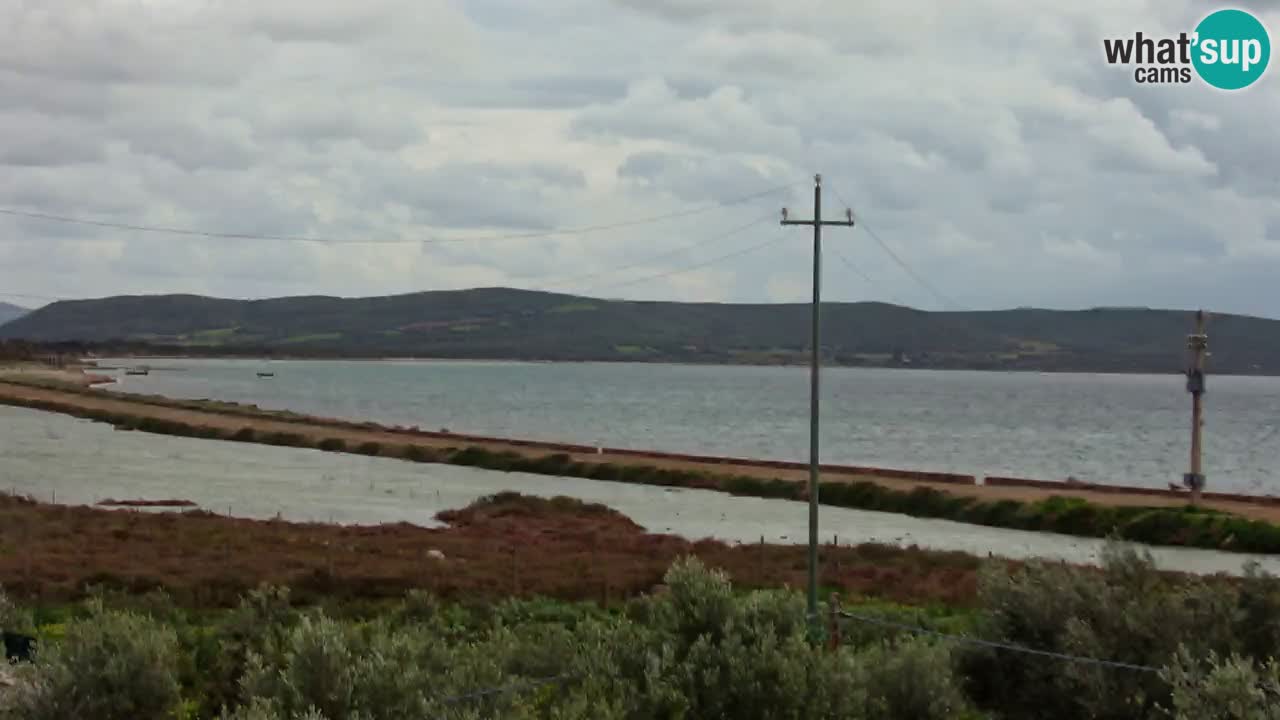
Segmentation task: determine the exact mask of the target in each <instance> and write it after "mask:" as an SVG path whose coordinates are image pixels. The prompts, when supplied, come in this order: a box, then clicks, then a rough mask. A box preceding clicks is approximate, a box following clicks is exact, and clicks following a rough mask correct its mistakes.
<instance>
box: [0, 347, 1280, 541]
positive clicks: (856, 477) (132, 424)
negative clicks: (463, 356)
mask: <svg viewBox="0 0 1280 720" xmlns="http://www.w3.org/2000/svg"><path fill="white" fill-rule="evenodd" d="M62 372H63V373H64V374H73V375H78V376H79V377H78V378H76V379H75V382H74V384H72V383H68V382H66V381H65V380H64V381H61V382H60V381H58V380H55V379H51V377H50V374H49V373H44V374H43V375H36V376H35V377H32V376H31V375H27V376H26V380H25V381H24V380H23V379H21V378H19V377H15V376H14V375H10V376H8V377H5V376H4V375H3V374H0V403H3V404H9V405H17V406H22V407H28V408H33V409H37V410H45V411H50V412H59V413H63V414H68V415H73V416H77V417H82V418H88V419H92V420H97V421H100V422H106V423H109V424H111V425H114V426H116V427H117V429H122V430H140V431H144V432H153V433H157V434H167V435H179V436H186V437H194V438H203V439H217V440H231V441H239V442H254V443H260V444H268V445H280V446H290V447H303V448H311V449H315V450H320V451H328V452H348V453H357V454H365V455H378V456H383V457H392V458H399V459H402V460H408V461H413V462H427V463H445V464H453V465H467V466H472V467H478V468H483V469H489V470H499V471H518V472H532V473H537V474H544V475H560V476H565V477H580V478H586V479H593V480H604V481H615V482H628V483H638V484H647V485H666V486H681V487H690V488H698V489H709V490H717V491H721V492H726V493H730V494H737V495H749V496H755V497H762V498H781V499H790V500H807V498H808V492H807V484H806V480H807V474H808V472H807V469H808V466H807V465H806V464H803V463H791V462H782V461H764V460H751V459H745V458H727V457H711V456H696V455H680V454H673V453H656V452H649V451H640V450H629V449H622V448H593V447H586V446H580V445H567V444H558V443H543V442H536V441H525V440H515V439H503V438H489V437H480V436H470V435H462V434H455V433H448V432H430V431H423V430H420V429H417V428H404V427H386V426H382V425H378V424H376V423H355V422H350V421H344V420H337V419H331V418H318V417H313V416H306V415H301V414H297V413H292V412H288V411H268V410H261V409H258V408H257V407H256V406H244V405H236V404H233V403H222V402H214V401H183V400H174V399H172V398H164V397H161V396H131V395H128V394H123V393H113V392H107V391H103V390H98V389H95V388H93V387H89V386H88V385H89V384H90V383H92V382H95V381H96V380H97V379H99V378H96V377H95V376H93V375H91V374H88V373H83V372H77V371H71V370H67V371H62ZM823 475H824V477H823V478H822V485H821V493H822V495H821V501H822V503H823V504H825V505H834V506H842V507H851V508H857V509H864V510H879V511H884V512H891V513H899V514H904V515H910V516H914V517H931V518H938V519H948V520H955V521H959V522H968V523H970V524H977V525H986V526H990V527H1003V528H1009V529H1021V530H1041V531H1050V532H1059V533H1065V534H1071V535H1077V536H1084V537H1103V536H1106V535H1110V534H1113V532H1118V534H1119V535H1120V536H1121V537H1122V538H1123V539H1129V540H1135V541H1138V542H1145V543H1147V544H1152V545H1171V546H1189V547H1201V548H1208V549H1217V550H1235V551H1240V552H1255V553H1274V552H1280V499H1276V498H1267V497H1254V496H1233V495H1223V494H1216V495H1215V494H1210V493H1206V495H1205V499H1204V502H1203V503H1202V506H1201V507H1200V508H1197V509H1192V508H1189V507H1188V505H1187V502H1186V495H1185V494H1182V493H1173V492H1170V491H1167V490H1163V491H1161V490H1154V489H1145V488H1117V487H1103V486H1096V485H1086V484H1083V483H1076V484H1069V483H1065V482H1064V483H1054V482H1045V481H1034V480H1022V479H1018V478H990V479H988V482H987V483H986V484H979V483H978V479H977V478H976V477H974V476H971V475H957V474H947V473H922V472H913V471H906V470H892V469H884V468H865V467H855V466H840V465H824V466H823Z"/></svg>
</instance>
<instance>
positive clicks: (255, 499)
mask: <svg viewBox="0 0 1280 720" xmlns="http://www.w3.org/2000/svg"><path fill="white" fill-rule="evenodd" d="M0 490H4V491H13V492H17V493H19V494H29V495H32V496H34V497H36V498H37V499H41V500H46V501H47V500H55V501H56V502H59V503H70V504H92V503H96V502H97V501H99V500H102V499H105V498H108V497H113V498H116V499H173V498H177V499H187V500H191V501H193V502H195V503H198V504H199V505H200V506H201V507H202V508H203V509H206V510H210V511H213V512H218V513H230V514H232V515H236V516H240V517H251V518H269V517H274V516H276V515H279V516H280V517H282V518H284V519H286V520H297V521H319V522H338V523H358V524H374V523H384V522H401V521H404V522H410V523H414V524H418V525H422V526H436V525H439V523H438V522H437V521H436V520H435V515H436V513H438V512H439V511H441V510H445V509H451V508H459V507H462V506H465V505H467V504H468V503H470V502H472V501H473V500H475V499H477V498H479V497H482V496H485V495H489V494H492V493H496V492H500V491H504V490H515V491H519V492H522V493H526V494H530V495H537V496H543V497H551V496H556V495H565V496H569V497H574V498H579V499H581V500H585V501H589V502H597V503H602V504H605V505H608V506H609V507H612V508H614V509H616V510H618V511H619V512H622V513H624V514H625V515H627V516H628V517H630V518H631V519H632V520H634V521H635V522H637V523H639V524H640V525H642V526H643V527H644V528H645V529H646V530H648V531H650V532H656V533H673V534H677V535H680V536H683V537H685V538H688V539H694V540H696V539H702V538H714V539H718V540H723V541H727V542H742V543H750V542H759V541H760V539H761V538H763V539H764V540H765V541H766V542H771V543H774V542H780V543H787V542H791V543H803V542H805V541H806V538H807V518H808V506H807V505H806V504H804V503H802V502H794V501H785V500H763V499H757V498H744V497H733V496H730V495H726V494H723V493H717V492H711V491H704V490H684V489H668V488H659V487H648V486H640V485H626V484H621V483H608V482H600V481H595V480H583V479H578V478H559V477H547V476H541V475H528V474H523V473H499V472H493V471H487V470H477V469H474V468H466V467H454V466H449V465H427V464H416V463H408V462H404V461H400V460H394V459H388V458H371V457H364V456H357V455H344V454H337V453H325V452H320V451H317V450H302V449H296V448H280V447H271V446H265V445H252V444H243V443H230V442H221V441H211V440H195V439H188V438H178V437H169V436H163V435H151V434H146V433H138V432H120V431H116V430H114V429H113V428H111V427H110V426H108V425H104V424H100V423H94V422H91V421H87V420H79V419H76V418H71V417H67V416H63V415H57V414H53V413H45V412H39V411H34V410H26V409H21V408H12V407H5V406H0ZM821 537H822V540H823V541H824V542H831V541H833V540H838V541H839V542H840V543H841V544H851V543H865V542H879V543H886V544H892V545H900V546H908V545H916V546H919V547H922V548H931V549H938V550H958V551H963V552H967V553H972V554H975V555H980V556H985V555H988V554H992V555H995V556H1003V557H1009V558H1019V559H1021V558H1031V557H1040V558H1046V559H1053V560H1065V561H1068V562H1077V563H1094V562H1096V561H1097V559H1098V557H1099V553H1100V551H1101V549H1102V547H1103V543H1102V542H1101V541H1098V540H1093V539H1088V538H1077V537H1070V536H1064V535H1055V534H1049V533H1035V532H1024V531H1017V530H1001V529H996V528H986V527H981V526H976V525H967V524H963V523H954V522H948V521H943V520H925V519H918V518H911V517H907V516H905V515H894V514H888V513H879V512H868V511H861V510H850V509H845V508H836V507H823V508H822V514H821ZM1151 552H1152V555H1153V556H1154V558H1155V560H1156V562H1157V563H1158V564H1159V565H1160V566H1161V567H1163V568H1167V569H1170V570H1181V571H1187V572H1195V573H1219V572H1223V573H1230V574H1239V573H1240V572H1241V571H1242V568H1243V565H1244V563H1246V562H1247V561H1249V560H1257V561H1258V562H1259V563H1260V564H1261V565H1262V566H1263V568H1265V569H1267V570H1268V571H1270V572H1273V573H1278V574H1280V556H1257V555H1245V554H1239V553H1223V552H1216V551H1209V550H1191V549H1180V548H1152V549H1151Z"/></svg>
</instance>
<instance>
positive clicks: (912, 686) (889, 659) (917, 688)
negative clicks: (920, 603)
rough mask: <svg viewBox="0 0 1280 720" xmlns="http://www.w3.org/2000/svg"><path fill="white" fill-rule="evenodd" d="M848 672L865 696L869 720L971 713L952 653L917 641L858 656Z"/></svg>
mask: <svg viewBox="0 0 1280 720" xmlns="http://www.w3.org/2000/svg"><path fill="white" fill-rule="evenodd" d="M852 660H853V662H851V663H850V664H851V665H852V666H853V667H852V668H851V669H852V670H853V672H855V673H856V674H857V679H858V684H859V685H860V686H861V688H863V692H864V693H865V696H866V700H865V703H866V707H865V711H864V716H865V717H868V718H874V717H884V718H922V719H923V718H939V719H941V718H956V717H965V716H968V715H971V714H972V712H973V710H972V708H971V706H970V703H969V700H968V698H966V697H965V694H964V691H963V690H962V685H961V683H960V681H959V680H958V679H957V677H956V673H955V667H954V664H953V663H952V660H951V653H950V652H949V651H948V650H947V649H946V648H945V647H942V646H940V645H936V644H933V643H931V642H929V641H925V640H921V639H919V638H908V639H905V640H902V641H899V642H898V643H884V644H881V645H878V646H873V647H871V648H869V649H867V650H863V651H861V652H858V653H857V654H856V656H855V657H854V658H853V659H852Z"/></svg>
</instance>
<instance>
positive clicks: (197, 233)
mask: <svg viewBox="0 0 1280 720" xmlns="http://www.w3.org/2000/svg"><path fill="white" fill-rule="evenodd" d="M793 186H794V183H788V184H785V185H778V186H775V187H772V188H769V189H767V190H761V191H759V192H754V193H750V194H748V195H742V196H739V197H733V198H728V199H725V200H720V201H717V202H713V203H708V204H705V205H700V206H698V207H694V208H689V209H686V210H677V211H675V212H668V213H662V214H659V215H649V216H647V217H641V218H635V219H631V220H623V221H619V222H613V223H603V224H598V225H585V226H581V227H571V228H561V229H557V230H546V231H539V232H528V233H511V234H503V235H475V236H469V237H452V238H431V239H425V240H424V239H418V240H413V239H396V240H392V239H377V238H366V239H351V238H347V239H341V238H326V237H314V236H297V235H265V234H254V233H230V232H217V231H211V230H196V229H191V228H176V227H165V226H160V225H141V224H134V223H120V222H112V221H106V220H92V219H89V218H79V217H72V216H69V215H56V214H52V213H42V212H34V211H28V210H15V209H12V208H0V215H9V216H12V217H23V218H30V219H35V220H46V221H49V222H60V223H68V224H73V225H88V226H92V227H103V228H111V229H116V230H132V231H136V232H149V233H161V234H169V235H183V236H188V237H204V238H214V239H231V240H272V241H284V242H306V243H318V244H325V245H379V244H381V245H397V244H421V245H434V244H439V243H450V242H464V243H465V242H475V241H489V240H515V239H534V238H548V237H557V236H562V235H584V234H587V233H592V232H599V231H603V230H614V229H618V228H625V227H634V226H637V225H645V224H648V223H656V222H662V221H664V220H672V219H675V218H681V217H689V216H692V215H698V214H701V213H706V212H710V211H711V210H715V209H717V208H721V207H727V206H731V205H737V204H740V203H744V202H747V201H749V200H754V199H756V198H760V197H764V196H766V195H771V194H773V193H777V192H779V191H781V190H785V189H788V188H790V187H793Z"/></svg>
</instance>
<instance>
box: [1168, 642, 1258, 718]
mask: <svg viewBox="0 0 1280 720" xmlns="http://www.w3.org/2000/svg"><path fill="white" fill-rule="evenodd" d="M1161 677H1162V678H1163V679H1164V680H1165V681H1166V682H1168V683H1169V685H1170V686H1171V688H1172V690H1171V693H1170V694H1171V700H1170V705H1171V706H1172V707H1171V710H1172V711H1171V712H1170V713H1169V716H1170V717H1172V718H1174V720H1280V701H1278V699H1280V665H1278V664H1277V663H1276V661H1274V660H1268V661H1267V662H1266V663H1264V664H1262V665H1261V666H1258V665H1256V664H1254V663H1253V662H1251V661H1250V660H1248V659H1247V658H1242V657H1240V656H1238V655H1232V656H1231V657H1229V658H1227V659H1225V660H1222V659H1219V657H1218V655H1217V654H1216V653H1210V654H1209V655H1208V657H1207V658H1206V659H1205V660H1203V661H1202V660H1200V659H1199V658H1195V657H1193V656H1192V654H1191V653H1189V652H1187V651H1185V650H1183V651H1182V652H1180V653H1179V654H1178V657H1177V659H1176V660H1175V661H1174V663H1173V664H1172V665H1171V666H1169V667H1167V668H1165V669H1164V670H1163V671H1162V672H1161Z"/></svg>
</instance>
